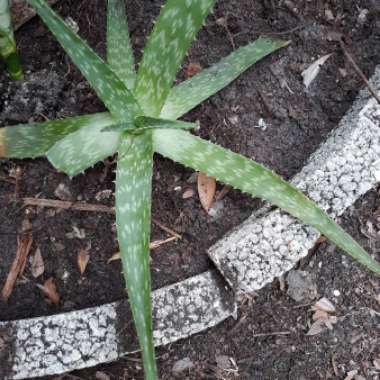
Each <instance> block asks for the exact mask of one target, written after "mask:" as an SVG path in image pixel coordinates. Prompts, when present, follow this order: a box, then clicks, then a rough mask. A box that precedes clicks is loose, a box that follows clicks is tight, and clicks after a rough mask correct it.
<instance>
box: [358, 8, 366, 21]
mask: <svg viewBox="0 0 380 380" xmlns="http://www.w3.org/2000/svg"><path fill="white" fill-rule="evenodd" d="M368 14H369V10H368V9H365V8H364V9H362V10H361V11H360V13H359V16H358V23H359V24H360V25H364V24H365V23H366V22H367V18H368Z"/></svg>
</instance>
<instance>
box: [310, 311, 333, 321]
mask: <svg viewBox="0 0 380 380" xmlns="http://www.w3.org/2000/svg"><path fill="white" fill-rule="evenodd" d="M328 317H329V314H328V313H327V312H326V311H324V310H316V312H315V313H314V314H313V321H317V320H318V319H328Z"/></svg>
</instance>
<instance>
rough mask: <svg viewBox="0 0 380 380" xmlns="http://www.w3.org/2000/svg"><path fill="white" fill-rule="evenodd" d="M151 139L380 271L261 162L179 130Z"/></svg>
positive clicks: (168, 152)
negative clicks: (265, 202)
mask: <svg viewBox="0 0 380 380" xmlns="http://www.w3.org/2000/svg"><path fill="white" fill-rule="evenodd" d="M153 141H154V150H155V151H156V152H158V153H160V154H162V155H163V156H165V157H168V158H170V159H172V160H174V161H177V162H180V163H181V164H183V165H186V166H188V167H191V168H193V169H195V170H199V171H201V172H203V173H206V174H207V175H209V176H212V177H215V178H216V179H218V180H219V181H221V182H224V183H226V184H229V185H231V186H233V187H235V188H237V189H240V190H241V191H243V192H246V193H249V194H251V195H252V196H254V197H259V198H262V199H265V200H267V201H269V202H270V203H272V204H274V205H276V206H278V207H280V208H281V209H283V210H285V211H287V212H288V213H289V214H291V215H293V216H295V217H296V218H298V219H300V220H302V221H303V222H304V223H306V224H309V225H311V226H313V227H315V228H316V229H317V230H318V231H320V232H321V233H322V234H323V235H325V236H326V237H327V238H329V239H330V240H331V241H332V242H333V243H335V244H336V245H337V246H339V247H340V248H342V249H343V250H344V251H346V252H347V253H348V254H349V255H351V256H352V257H353V258H354V259H356V260H357V261H359V262H360V263H361V264H363V265H365V266H366V267H368V268H369V269H371V270H373V271H374V272H376V273H378V274H380V264H379V263H377V262H376V261H375V260H374V259H373V258H372V257H371V256H370V255H369V254H368V253H367V252H366V251H365V250H364V249H363V248H362V247H361V246H360V245H359V244H358V243H357V242H356V241H355V240H354V239H353V238H352V237H351V236H350V235H349V234H347V233H346V232H345V231H344V230H343V229H342V228H341V227H340V226H339V225H338V224H337V223H336V222H334V220H333V219H331V218H330V217H329V216H328V215H327V214H326V213H325V212H324V211H322V210H321V209H320V208H319V207H318V206H317V205H316V204H315V203H314V202H312V201H311V200H310V199H308V198H307V197H306V196H305V195H304V194H303V193H301V192H300V191H299V190H297V189H296V188H295V187H293V186H292V185H291V184H289V183H288V182H286V181H284V180H283V179H282V178H281V177H279V176H277V175H276V174H274V173H273V172H271V171H270V170H268V169H266V168H265V167H263V166H262V165H260V164H258V163H256V162H255V161H253V160H250V159H248V158H246V157H244V156H241V155H239V154H236V153H233V152H231V151H230V150H227V149H224V148H222V147H220V146H218V145H216V144H212V143H210V142H208V141H205V140H202V139H200V138H199V137H196V136H193V135H191V134H190V133H188V132H185V131H181V130H178V129H157V130H154V131H153Z"/></svg>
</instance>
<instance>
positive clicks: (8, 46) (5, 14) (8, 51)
mask: <svg viewBox="0 0 380 380" xmlns="http://www.w3.org/2000/svg"><path fill="white" fill-rule="evenodd" d="M0 58H1V59H2V60H3V61H4V62H5V64H6V66H7V69H8V72H9V75H10V76H11V78H12V79H14V80H18V79H21V78H22V76H23V73H22V69H21V65H20V59H19V56H18V53H17V48H16V41H15V38H14V35H13V30H12V25H11V13H10V9H9V0H0Z"/></svg>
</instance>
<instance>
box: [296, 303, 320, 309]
mask: <svg viewBox="0 0 380 380" xmlns="http://www.w3.org/2000/svg"><path fill="white" fill-rule="evenodd" d="M314 303H315V302H311V303H303V304H301V305H296V306H293V307H292V309H301V308H303V307H309V306H313V305H314Z"/></svg>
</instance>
